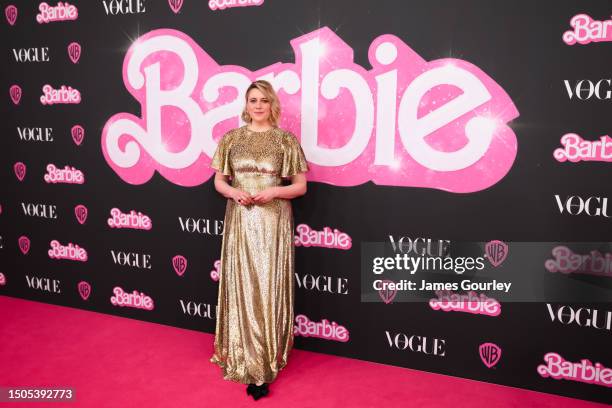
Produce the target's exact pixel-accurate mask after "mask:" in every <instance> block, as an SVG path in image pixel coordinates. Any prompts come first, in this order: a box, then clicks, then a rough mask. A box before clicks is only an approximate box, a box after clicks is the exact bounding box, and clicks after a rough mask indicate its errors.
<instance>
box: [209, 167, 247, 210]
mask: <svg viewBox="0 0 612 408" xmlns="http://www.w3.org/2000/svg"><path fill="white" fill-rule="evenodd" d="M228 177H229V176H226V175H224V174H223V173H221V172H219V171H218V172H216V173H215V190H217V191H218V192H219V194H221V195H222V196H223V197H225V198H231V199H232V200H234V201H236V202H238V199H239V198H240V199H241V201H240V204H242V205H248V204H252V202H253V200H252V199H251V197H250V195H249V194H247V193H245V192H244V191H242V190H239V189H237V188H234V187H232V186H231V185H230V184H229V183H228V182H227V181H228Z"/></svg>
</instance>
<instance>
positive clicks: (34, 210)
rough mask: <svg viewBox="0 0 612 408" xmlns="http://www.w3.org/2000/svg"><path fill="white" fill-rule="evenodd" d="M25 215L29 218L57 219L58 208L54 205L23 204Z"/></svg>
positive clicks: (22, 208)
mask: <svg viewBox="0 0 612 408" xmlns="http://www.w3.org/2000/svg"><path fill="white" fill-rule="evenodd" d="M21 210H22V211H23V215H25V216H28V217H40V218H49V219H57V206H56V205H53V204H32V203H27V204H26V203H23V202H22V203H21Z"/></svg>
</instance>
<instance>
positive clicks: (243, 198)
mask: <svg viewBox="0 0 612 408" xmlns="http://www.w3.org/2000/svg"><path fill="white" fill-rule="evenodd" d="M230 196H231V198H232V200H234V201H235V202H237V203H238V204H242V205H250V204H253V199H252V198H251V195H250V194H249V193H247V192H246V191H242V190H240V189H237V188H234V189H233V190H232V192H231V194H230Z"/></svg>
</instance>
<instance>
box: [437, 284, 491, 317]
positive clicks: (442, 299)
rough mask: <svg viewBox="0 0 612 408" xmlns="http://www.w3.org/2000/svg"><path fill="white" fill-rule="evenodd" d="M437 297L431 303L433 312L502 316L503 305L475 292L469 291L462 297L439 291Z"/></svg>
mask: <svg viewBox="0 0 612 408" xmlns="http://www.w3.org/2000/svg"><path fill="white" fill-rule="evenodd" d="M436 295H437V296H438V297H437V298H433V299H431V300H430V301H429V307H431V308H432V309H433V310H443V311H445V312H451V311H453V312H466V313H473V314H481V315H485V316H492V317H495V316H499V315H500V314H501V304H500V303H499V302H498V301H497V300H495V299H493V298H490V297H487V296H486V295H485V294H482V293H481V294H480V295H478V293H476V292H474V291H469V292H468V293H467V294H464V295H460V294H458V293H454V292H451V291H445V290H437V291H436Z"/></svg>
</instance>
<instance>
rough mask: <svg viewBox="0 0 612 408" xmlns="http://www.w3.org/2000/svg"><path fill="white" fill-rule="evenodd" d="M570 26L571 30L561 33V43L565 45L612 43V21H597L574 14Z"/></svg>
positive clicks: (587, 16) (585, 15) (586, 16)
mask: <svg viewBox="0 0 612 408" xmlns="http://www.w3.org/2000/svg"><path fill="white" fill-rule="evenodd" d="M570 26H572V30H568V31H566V32H564V33H563V42H564V43H566V44H567V45H574V44H576V43H579V44H583V45H584V44H588V43H590V42H601V41H612V20H605V21H599V20H593V19H592V18H591V16H589V15H587V14H576V15H575V16H574V17H572V19H571V20H570Z"/></svg>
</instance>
